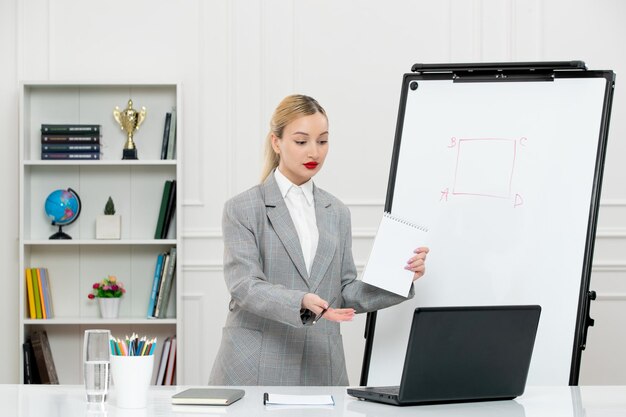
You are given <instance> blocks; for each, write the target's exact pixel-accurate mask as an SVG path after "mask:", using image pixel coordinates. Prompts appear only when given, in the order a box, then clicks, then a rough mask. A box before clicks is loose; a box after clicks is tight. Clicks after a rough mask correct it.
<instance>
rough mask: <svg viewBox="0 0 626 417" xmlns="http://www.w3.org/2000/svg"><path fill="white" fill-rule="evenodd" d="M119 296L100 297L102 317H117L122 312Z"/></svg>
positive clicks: (99, 303)
mask: <svg viewBox="0 0 626 417" xmlns="http://www.w3.org/2000/svg"><path fill="white" fill-rule="evenodd" d="M121 299H122V298H121V297H117V298H104V297H98V306H99V307H100V317H102V318H103V319H116V318H117V316H118V315H119V312H120V300H121Z"/></svg>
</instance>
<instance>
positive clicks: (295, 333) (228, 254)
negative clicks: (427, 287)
mask: <svg viewBox="0 0 626 417" xmlns="http://www.w3.org/2000/svg"><path fill="white" fill-rule="evenodd" d="M313 195H314V199H315V215H316V217H317V227H318V230H319V242H318V247H317V252H316V255H315V258H314V260H313V264H312V267H311V275H310V276H309V274H308V273H307V269H306V266H305V263H304V258H303V256H302V250H301V248H300V241H299V240H298V235H297V232H296V229H295V226H294V224H293V222H292V220H291V216H290V215H289V210H288V209H287V206H286V205H285V202H284V200H283V197H282V195H281V193H280V190H279V188H278V185H277V184H276V180H275V179H274V175H273V174H270V175H269V177H268V178H267V180H266V181H265V182H264V183H263V184H260V185H257V186H255V187H253V188H251V189H249V190H248V191H245V192H243V193H241V194H239V195H237V196H236V197H234V198H232V199H231V200H229V201H228V202H227V203H226V204H225V206H224V216H223V221H222V230H223V234H224V277H225V280H226V285H227V287H228V290H229V291H230V294H231V301H230V304H229V310H230V311H229V313H228V317H227V319H226V325H225V326H224V329H223V331H222V341H221V345H220V348H219V351H218V354H217V358H216V359H215V363H214V365H213V370H212V371H211V376H210V378H209V384H211V385H348V376H347V373H346V364H345V358H344V352H343V343H342V340H341V334H340V332H339V323H336V322H330V321H327V320H320V321H319V322H318V323H317V324H315V325H314V326H305V325H304V324H303V323H302V319H301V316H300V315H301V311H300V309H301V304H300V303H301V301H302V297H304V295H305V294H306V293H308V292H313V293H316V294H318V295H319V296H320V297H322V298H323V299H325V300H327V301H330V300H332V299H333V297H336V301H335V302H334V303H333V305H332V307H335V308H338V307H340V306H341V307H352V308H354V309H355V310H356V311H357V313H364V312H369V311H374V310H379V309H381V308H384V307H388V306H391V305H394V304H398V303H400V302H402V301H404V300H406V298H404V297H401V296H398V295H396V294H393V293H390V292H387V291H384V290H380V289H378V288H375V287H373V286H370V285H368V284H365V283H363V282H361V281H358V280H357V279H356V277H357V273H356V268H355V266H354V261H353V259H352V232H351V226H350V212H349V210H348V208H347V207H346V206H345V205H344V204H343V203H341V202H340V201H339V200H338V199H336V198H335V197H333V196H332V195H331V194H329V193H327V192H325V191H323V190H321V189H320V188H317V187H314V189H313ZM412 295H413V289H411V294H410V296H412Z"/></svg>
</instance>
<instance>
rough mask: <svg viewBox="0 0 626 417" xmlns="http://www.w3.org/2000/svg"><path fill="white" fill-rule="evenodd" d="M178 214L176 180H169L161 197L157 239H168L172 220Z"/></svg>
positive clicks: (155, 234) (155, 233) (156, 231)
mask: <svg viewBox="0 0 626 417" xmlns="http://www.w3.org/2000/svg"><path fill="white" fill-rule="evenodd" d="M175 212H176V180H167V181H165V185H164V186H163V195H162V197H161V207H160V208H159V218H158V220H157V226H156V230H155V232H154V238H155V239H166V238H167V234H168V232H169V229H170V226H171V224H172V218H174V213H175Z"/></svg>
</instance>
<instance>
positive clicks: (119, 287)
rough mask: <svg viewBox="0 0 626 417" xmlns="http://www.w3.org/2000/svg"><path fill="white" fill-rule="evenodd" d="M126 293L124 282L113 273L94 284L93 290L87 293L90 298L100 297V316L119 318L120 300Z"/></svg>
mask: <svg viewBox="0 0 626 417" xmlns="http://www.w3.org/2000/svg"><path fill="white" fill-rule="evenodd" d="M125 293H126V289H124V284H123V283H122V282H121V281H118V280H117V278H116V277H115V276H113V275H109V276H107V277H106V278H104V279H103V280H101V281H98V282H95V283H94V284H93V285H92V290H91V292H90V293H89V295H87V297H88V298H89V299H90V300H93V299H94V298H97V299H98V306H99V307H100V316H102V318H103V319H114V318H117V316H118V313H119V310H120V300H121V299H122V296H123V295H124V294H125Z"/></svg>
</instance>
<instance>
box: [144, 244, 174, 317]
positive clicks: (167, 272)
mask: <svg viewBox="0 0 626 417" xmlns="http://www.w3.org/2000/svg"><path fill="white" fill-rule="evenodd" d="M175 278H176V248H175V247H173V248H171V249H170V251H169V253H168V252H163V253H160V254H159V256H157V260H156V266H155V268H154V278H153V280H152V290H151V291H150V302H149V303H148V312H147V317H148V318H149V319H153V318H156V319H160V318H165V315H166V314H167V305H168V303H169V299H170V293H171V292H172V286H173V282H174V279H175Z"/></svg>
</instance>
